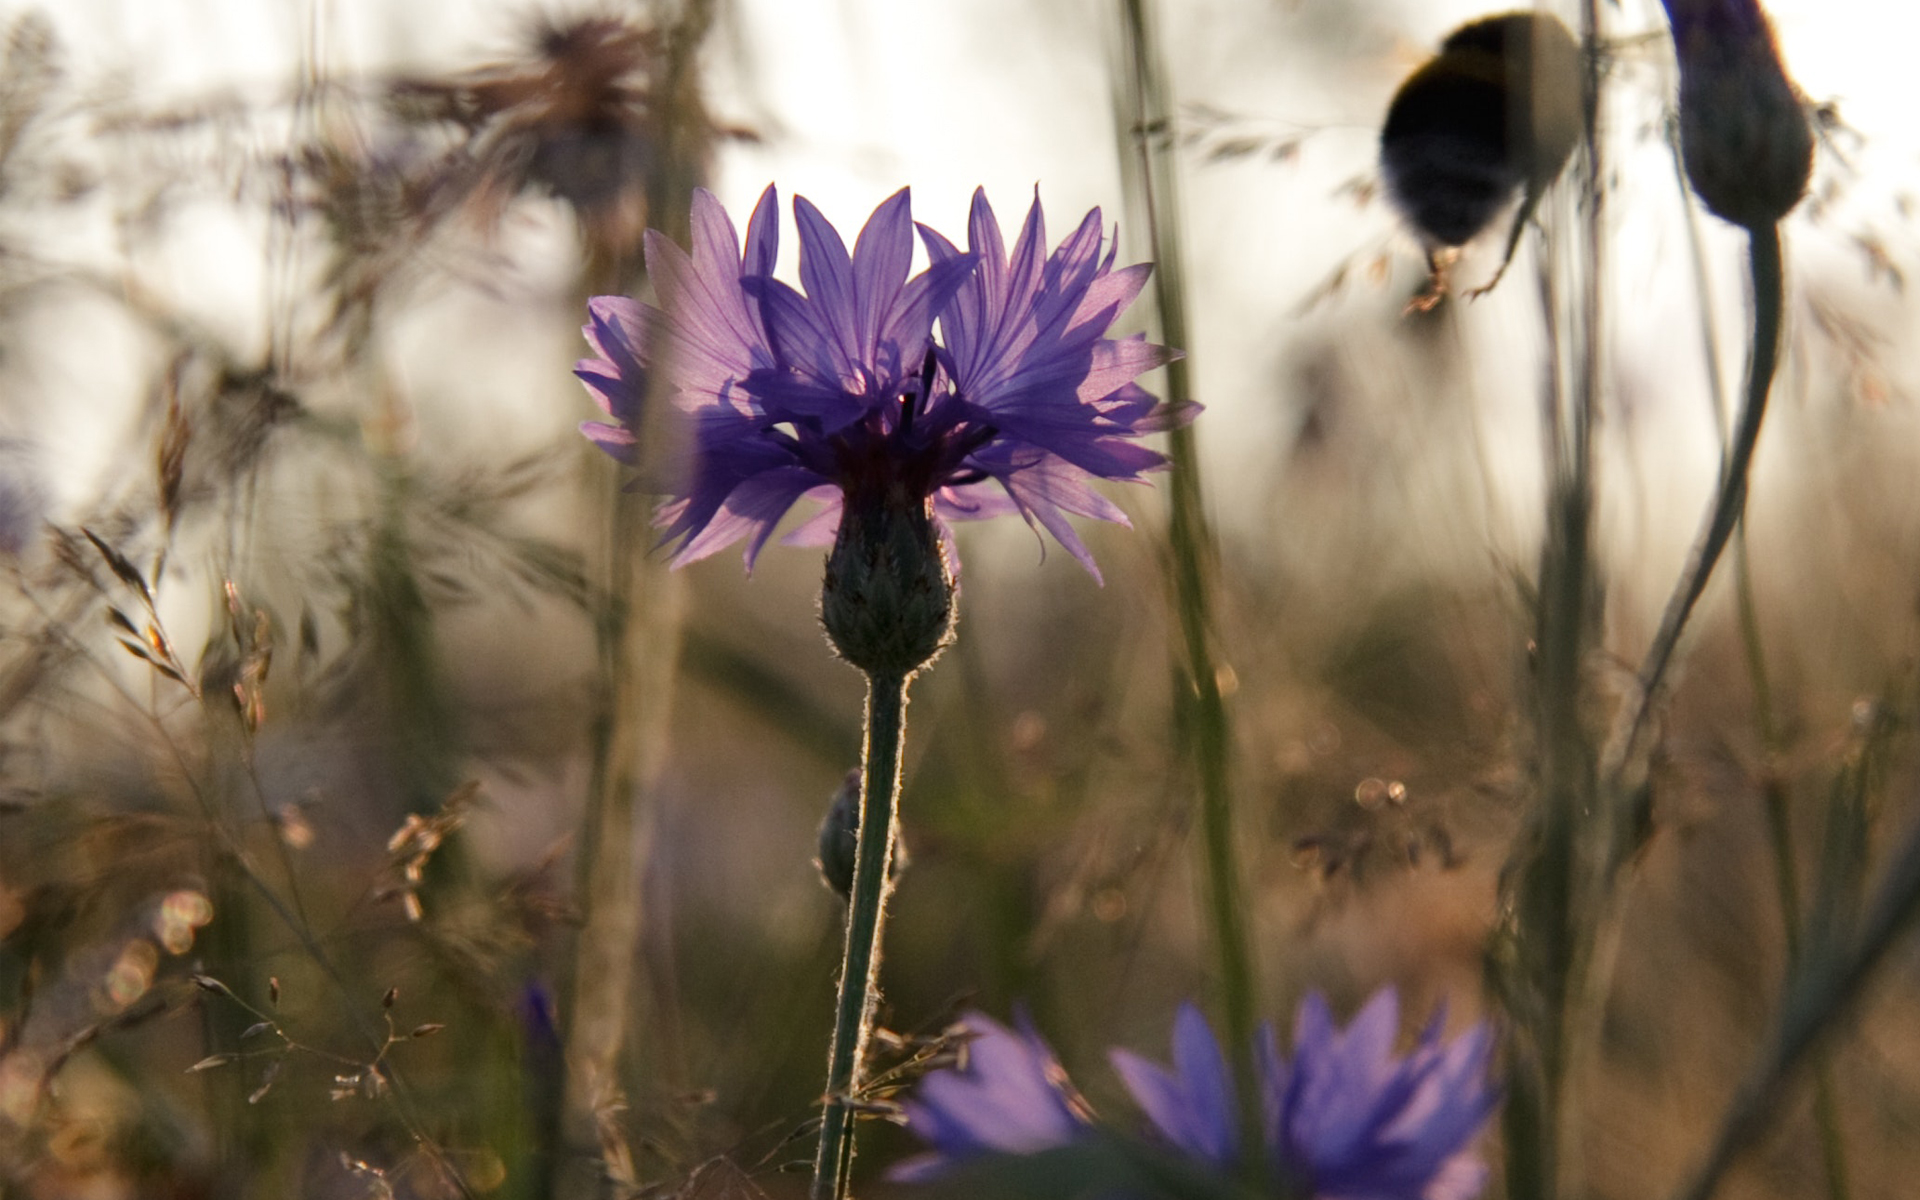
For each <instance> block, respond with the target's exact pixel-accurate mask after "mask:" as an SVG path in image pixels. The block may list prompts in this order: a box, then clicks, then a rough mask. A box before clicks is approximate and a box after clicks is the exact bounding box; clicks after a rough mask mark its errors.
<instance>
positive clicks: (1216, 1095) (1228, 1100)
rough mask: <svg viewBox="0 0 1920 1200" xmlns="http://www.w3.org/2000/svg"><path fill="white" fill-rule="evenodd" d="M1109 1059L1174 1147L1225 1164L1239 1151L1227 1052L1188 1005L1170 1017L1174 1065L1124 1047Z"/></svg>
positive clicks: (1228, 1165)
mask: <svg viewBox="0 0 1920 1200" xmlns="http://www.w3.org/2000/svg"><path fill="white" fill-rule="evenodd" d="M1108 1058H1109V1059H1110V1060H1111V1061H1112V1063H1113V1068H1114V1070H1116V1071H1118V1072H1119V1073H1120V1079H1121V1081H1122V1082H1123V1083H1125V1084H1126V1085H1127V1091H1129V1092H1131V1093H1132V1094H1133V1098H1134V1100H1135V1101H1136V1102H1137V1103H1138V1104H1139V1105H1140V1108H1141V1111H1143V1112H1145V1113H1146V1114H1147V1119H1148V1120H1149V1121H1151V1122H1153V1124H1154V1127H1155V1128H1157V1129H1159V1131H1160V1132H1161V1133H1162V1134H1164V1135H1165V1136H1166V1139H1167V1140H1168V1141H1169V1142H1171V1143H1172V1144H1173V1145H1174V1146H1175V1147H1176V1148H1177V1149H1180V1150H1183V1151H1185V1152H1186V1153H1188V1154H1189V1155H1192V1156H1193V1157H1195V1158H1198V1159H1201V1160H1202V1161H1204V1162H1207V1163H1210V1164H1212V1165H1213V1166H1216V1167H1220V1168H1226V1167H1230V1166H1232V1165H1233V1163H1234V1160H1235V1159H1236V1158H1237V1157H1238V1156H1239V1147H1238V1144H1237V1143H1238V1140H1239V1139H1238V1137H1237V1136H1236V1134H1237V1128H1236V1117H1235V1113H1236V1112H1237V1111H1238V1105H1237V1103H1236V1101H1235V1099H1234V1095H1233V1078H1232V1076H1231V1075H1230V1074H1229V1073H1228V1071H1227V1060H1226V1056H1225V1055H1223V1054H1221V1053H1220V1043H1219V1042H1218V1041H1216V1040H1215V1039H1214V1036H1213V1031H1212V1030H1211V1029H1209V1028H1208V1027H1207V1019H1206V1018H1205V1017H1203V1016H1201V1015H1200V1010H1199V1009H1197V1008H1195V1007H1194V1006H1193V1005H1191V1004H1182V1005H1181V1006H1180V1012H1179V1014H1178V1015H1177V1016H1175V1017H1174V1021H1173V1070H1171V1071H1169V1070H1167V1069H1166V1068H1164V1067H1161V1066H1158V1065H1156V1064H1155V1063H1152V1062H1149V1061H1148V1060H1146V1059H1144V1058H1142V1057H1140V1056H1139V1055H1137V1054H1134V1053H1132V1052H1131V1051H1127V1050H1112V1051H1109V1052H1108Z"/></svg>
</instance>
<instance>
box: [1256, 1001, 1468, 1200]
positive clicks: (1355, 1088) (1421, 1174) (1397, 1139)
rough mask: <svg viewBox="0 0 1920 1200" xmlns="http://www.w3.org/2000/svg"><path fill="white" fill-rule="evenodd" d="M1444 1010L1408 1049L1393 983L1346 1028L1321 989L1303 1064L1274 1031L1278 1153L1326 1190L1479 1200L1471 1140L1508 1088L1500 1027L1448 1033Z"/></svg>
mask: <svg viewBox="0 0 1920 1200" xmlns="http://www.w3.org/2000/svg"><path fill="white" fill-rule="evenodd" d="M1443 1021H1444V1016H1443V1014H1435V1016H1434V1018H1433V1020H1431V1021H1429V1022H1428V1023H1427V1027H1426V1029H1425V1030H1423V1031H1422V1032H1421V1034H1420V1037H1419V1040H1418V1041H1417V1042H1416V1043H1415V1044H1414V1047H1413V1049H1412V1051H1410V1052H1409V1053H1408V1054H1407V1055H1406V1056H1405V1057H1401V1056H1398V1055H1396V1054H1394V1052H1393V1045H1394V1040H1395V1039H1396V1037H1397V1036H1398V1035H1399V1031H1400V1003H1399V997H1398V996H1397V995H1396V994H1395V992H1394V990H1393V989H1392V988H1383V989H1381V990H1380V991H1379V992H1376V993H1375V994H1374V996H1373V998H1372V999H1371V1000H1369V1001H1367V1003H1366V1005H1365V1007H1363V1008H1362V1009H1361V1010H1360V1012H1359V1014H1358V1015H1357V1016H1355V1017H1354V1019H1353V1021H1352V1023H1350V1024H1349V1025H1348V1026H1347V1027H1346V1029H1344V1030H1342V1029H1340V1028H1338V1027H1337V1026H1335V1025H1334V1023H1333V1018H1332V1015H1331V1014H1330V1013H1329V1012H1328V1011H1327V1005H1326V1001H1324V1000H1322V999H1321V998H1320V997H1319V996H1318V995H1317V994H1316V995H1310V996H1308V997H1307V999H1306V1001H1305V1002H1304V1003H1302V1004H1301V1006H1300V1012H1299V1015H1298V1017H1297V1019H1296V1020H1295V1023H1294V1034H1293V1053H1294V1057H1293V1061H1292V1062H1291V1063H1289V1062H1287V1061H1286V1060H1284V1059H1282V1058H1281V1057H1280V1055H1279V1053H1278V1050H1277V1047H1276V1046H1275V1045H1274V1038H1273V1031H1272V1029H1271V1028H1268V1029H1266V1030H1263V1031H1262V1037H1261V1040H1260V1055H1259V1058H1260V1061H1261V1063H1262V1075H1263V1076H1264V1079H1263V1081H1262V1082H1263V1085H1264V1089H1265V1092H1266V1095H1265V1097H1264V1098H1265V1100H1266V1104H1267V1109H1266V1114H1265V1116H1266V1128H1267V1150H1268V1152H1269V1153H1270V1154H1271V1155H1272V1156H1273V1158H1274V1160H1275V1164H1276V1167H1277V1168H1278V1169H1279V1170H1280V1171H1281V1172H1282V1173H1283V1174H1285V1175H1286V1176H1288V1177H1290V1178H1297V1179H1304V1180H1306V1181H1308V1182H1309V1184H1310V1185H1311V1188H1312V1194H1313V1195H1314V1196H1316V1197H1328V1198H1331V1197H1348V1196H1367V1197H1377V1198H1379V1200H1403V1198H1404V1200H1470V1198H1471V1197H1473V1196H1477V1195H1479V1193H1480V1189H1481V1188H1482V1187H1484V1186H1485V1184H1486V1175H1487V1172H1486V1168H1485V1166H1483V1165H1482V1164H1481V1163H1480V1162H1479V1160H1478V1159H1477V1158H1476V1157H1475V1156H1474V1154H1473V1151H1472V1149H1471V1143H1472V1141H1473V1137H1474V1135H1475V1134H1476V1133H1478V1132H1479V1130H1480V1126H1481V1125H1483V1124H1485V1123H1486V1120H1487V1118H1488V1117H1489V1116H1490V1115H1492V1113H1493V1109H1494V1106H1495V1104H1496V1103H1497V1102H1498V1093H1497V1092H1496V1091H1495V1089H1494V1088H1493V1087H1492V1086H1491V1085H1490V1084H1489V1083H1488V1082H1487V1063H1488V1060H1489V1058H1490V1056H1491V1054H1492V1050H1493V1034H1492V1031H1491V1030H1490V1029H1489V1028H1488V1027H1487V1026H1486V1025H1484V1024H1480V1025H1475V1026H1474V1027H1473V1028H1472V1029H1470V1030H1468V1031H1467V1032H1466V1033H1463V1034H1461V1035H1460V1036H1459V1037H1457V1038H1455V1039H1453V1040H1452V1041H1451V1042H1446V1041H1443V1040H1442V1037H1441V1034H1442V1024H1443Z"/></svg>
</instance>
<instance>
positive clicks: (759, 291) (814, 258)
mask: <svg viewBox="0 0 1920 1200" xmlns="http://www.w3.org/2000/svg"><path fill="white" fill-rule="evenodd" d="M777 207H778V199H777V195H776V193H775V191H774V189H773V188H771V187H769V188H768V189H767V190H766V192H765V193H763V194H762V195H761V197H760V202H759V204H758V205H756V206H755V208H754V211H753V216H752V217H751V219H750V220H749V222H748V225H747V237H746V245H745V249H744V252H743V251H742V248H741V244H740V240H739V237H738V235H737V234H736V232H735V230H734V226H733V224H732V222H731V221H730V220H729V219H728V217H727V215H726V213H725V211H724V210H723V209H722V208H721V207H720V203H719V201H718V200H716V199H715V198H714V197H713V196H712V195H711V194H709V193H708V192H705V191H697V192H695V194H694V199H693V211H692V228H693V239H692V249H691V253H688V252H687V251H683V250H681V249H680V247H678V246H677V245H675V244H673V243H672V242H671V241H670V240H668V239H667V238H665V237H662V236H660V235H659V234H657V233H654V232H649V233H648V234H647V243H646V256H647V268H648V271H649V274H650V275H651V276H652V278H653V281H654V284H655V287H656V289H657V292H658V296H659V306H658V307H653V306H648V305H642V304H637V303H635V302H633V301H630V300H627V299H625V298H622V297H617V296H602V297H597V298H596V299H594V300H593V301H592V302H591V303H590V305H589V312H590V314H591V318H592V319H591V323H590V324H589V325H588V326H587V329H586V334H587V338H588V340H589V341H590V342H591V343H592V344H593V346H594V349H595V350H596V351H597V353H598V357H595V358H590V359H584V360H582V361H581V363H580V364H579V365H578V366H577V367H576V368H575V373H576V374H577V375H579V377H580V378H581V380H582V381H583V382H584V383H586V385H587V386H588V388H589V389H590V390H591V391H592V392H593V393H594V396H595V399H596V400H597V401H598V402H599V404H600V406H601V407H602V409H604V410H605V411H606V412H607V413H608V415H609V416H611V417H612V418H613V419H614V421H613V423H611V424H608V423H589V424H587V425H584V426H582V431H583V432H584V433H585V434H586V435H587V436H588V437H589V438H592V439H593V440H594V441H595V442H597V443H598V444H599V445H600V446H601V447H602V448H603V449H605V450H606V451H607V452H608V453H610V454H612V455H614V456H615V457H616V458H620V459H621V460H622V461H625V462H629V463H633V462H636V461H638V459H639V455H638V442H637V439H636V434H637V432H638V427H639V425H640V410H641V405H642V401H643V400H644V399H645V395H646V391H647V380H646V371H647V369H649V368H650V369H654V370H666V371H667V372H668V374H669V379H668V382H669V383H670V384H671V389H670V390H671V393H672V398H673V404H674V406H675V407H676V408H677V409H678V411H679V412H680V413H681V414H682V415H683V416H684V417H685V419H686V424H687V427H688V429H689V431H690V432H689V434H688V437H689V442H690V444H689V445H688V446H687V448H686V451H685V454H684V456H683V461H682V463H681V465H680V468H679V470H677V471H676V472H674V473H672V474H671V475H669V476H668V477H666V478H663V479H659V480H650V481H644V482H648V483H650V484H652V485H653V486H657V487H659V489H660V490H662V491H665V492H667V493H668V494H669V499H668V500H667V501H666V502H665V503H664V504H663V505H662V507H661V509H660V511H659V513H658V514H657V517H656V523H657V524H659V525H660V526H661V527H662V528H663V530H664V535H663V540H664V541H668V542H672V541H678V542H679V549H678V550H677V551H676V553H675V554H674V559H673V561H674V563H675V565H680V564H684V563H688V562H693V561H695V560H697V559H701V558H705V557H707V556H708V555H710V554H713V553H715V552H716V551H718V550H720V549H722V548H724V547H726V546H728V545H731V544H732V543H734V542H736V541H740V540H743V539H744V540H745V541H746V561H747V564H748V566H749V567H751V566H752V564H753V560H754V558H755V556H757V555H758V554H759V552H760V549H761V547H762V546H763V545H764V544H765V542H766V540H767V538H768V536H769V535H770V534H771V533H772V531H773V528H774V526H775V525H776V524H777V523H778V522H779V521H780V519H781V518H782V517H783V516H784V515H785V514H786V512H787V511H788V509H790V508H791V507H792V506H793V504H794V502H795V501H797V500H799V499H800V498H801V497H802V496H806V497H809V498H811V499H814V500H817V501H819V502H821V503H822V505H823V508H822V510H821V512H820V513H819V514H818V515H817V516H815V517H814V518H813V519H811V520H809V521H807V522H806V523H804V524H803V525H801V526H800V527H799V528H797V529H796V530H795V531H794V532H793V533H792V534H791V535H789V537H788V539H787V540H788V541H789V542H791V543H794V544H800V545H823V544H827V543H829V542H831V541H833V540H834V536H835V532H836V530H837V528H838V526H839V524H840V518H841V514H842V512H843V511H845V510H846V509H847V508H849V507H855V508H858V507H862V506H891V507H894V508H900V507H905V506H917V507H920V508H923V509H924V507H925V506H926V505H927V504H928V503H931V506H932V514H933V516H934V517H935V518H936V519H937V521H938V522H941V523H944V522H949V521H955V520H970V519H976V518H982V517H988V516H994V515H998V514H1001V513H1008V512H1019V513H1020V514H1021V515H1022V516H1024V517H1025V518H1026V519H1027V521H1028V522H1029V523H1031V524H1034V525H1037V526H1040V527H1043V528H1045V529H1046V530H1047V531H1048V532H1050V533H1051V534H1053V536H1054V537H1055V539H1057V540H1058V541H1059V542H1060V543H1061V544H1062V545H1063V546H1065V547H1066V548H1067V550H1068V551H1069V552H1070V553H1072V554H1073V556H1074V557H1075V558H1077V559H1079V560H1080V562H1082V563H1083V564H1085V565H1086V567H1087V569H1088V570H1089V571H1093V572H1094V574H1095V576H1096V578H1097V577H1098V571H1097V570H1096V569H1095V567H1094V565H1093V560H1092V558H1091V556H1090V555H1089V554H1088V553H1087V549H1086V547H1085V546H1084V545H1082V544H1081V542H1080V539H1079V537H1078V536H1077V535H1076V534H1075V533H1074V531H1073V528H1072V526H1071V525H1070V524H1069V523H1068V521H1067V519H1066V518H1067V515H1068V514H1076V515H1080V516H1087V517H1094V518H1098V519H1100V520H1107V521H1114V522H1118V523H1120V524H1123V525H1124V524H1126V523H1127V520H1126V516H1125V515H1124V514H1123V513H1122V512H1121V511H1120V509H1119V508H1118V507H1116V506H1115V505H1114V504H1113V503H1112V502H1111V501H1109V500H1107V499H1106V498H1105V497H1103V496H1101V495H1100V494H1099V493H1098V492H1096V491H1095V490H1094V489H1093V487H1092V486H1091V480H1093V479H1094V478H1102V479H1121V480H1136V479H1139V478H1140V477H1141V475H1142V474H1144V473H1145V472H1147V471H1150V470H1153V469H1155V468H1157V467H1160V466H1162V465H1164V462H1165V460H1164V458H1163V457H1162V456H1161V455H1159V454H1157V453H1155V452H1154V451H1152V450H1149V449H1147V448H1145V447H1143V446H1140V445H1138V444H1137V443H1136V441H1135V439H1137V438H1140V437H1141V436H1143V435H1145V434H1148V433H1151V432H1155V431H1158V430H1163V429H1166V428H1169V427H1171V426H1174V425H1177V424H1179V423H1181V421H1182V420H1184V419H1186V418H1187V417H1188V416H1189V415H1190V411H1188V412H1181V411H1174V410H1170V409H1168V408H1167V407H1165V406H1162V405H1160V404H1158V403H1157V402H1156V401H1155V400H1154V398H1153V397H1152V396H1151V395H1149V394H1148V393H1147V392H1145V391H1144V390H1142V389H1141V388H1140V387H1139V386H1138V385H1136V384H1135V383H1134V382H1133V381H1134V379H1135V378H1136V377H1137V376H1139V375H1140V374H1142V373H1143V372H1145V371H1148V370H1150V369H1152V368H1154V367H1156V366H1159V365H1161V364H1163V363H1165V362H1167V361H1169V360H1170V359H1171V358H1172V357H1174V355H1173V353H1172V352H1170V351H1168V350H1167V349H1166V348H1164V347H1161V346H1155V345H1152V344H1150V343H1148V342H1146V341H1145V340H1144V339H1142V338H1139V337H1133V338H1122V339H1116V338H1110V337H1108V336H1107V332H1108V330H1109V328H1110V327H1111V326H1112V324H1113V322H1114V320H1115V319H1116V318H1117V317H1118V316H1119V314H1120V312H1121V310H1123V309H1124V308H1126V306H1127V305H1128V304H1129V303H1131V302H1132V300H1133V298H1134V297H1135V296H1136V295H1137V294H1138V293H1139V291H1140V288H1141V287H1142V285H1143V284H1144V283H1145V281H1146V277H1147V272H1148V268H1147V267H1146V266H1145V265H1140V266H1132V267H1126V268H1122V269H1119V270H1115V269H1114V268H1113V257H1114V254H1113V250H1112V249H1109V250H1108V252H1107V253H1106V254H1105V255H1104V256H1103V255H1102V254H1101V219H1100V212H1099V210H1098V209H1095V210H1094V211H1092V212H1090V213H1088V214H1087V216H1086V219H1085V220H1083V221H1082V222H1081V223H1080V225H1079V227H1078V228H1077V229H1075V231H1074V232H1073V233H1072V234H1070V235H1069V236H1068V237H1067V238H1066V239H1065V240H1064V241H1062V242H1061V243H1060V245H1059V246H1057V247H1056V248H1055V249H1054V250H1053V252H1052V253H1051V254H1048V253H1047V252H1046V230H1045V223H1044V218H1043V217H1042V214H1041V209H1040V203H1039V200H1038V199H1037V198H1036V199H1035V201H1034V204H1033V207H1032V209H1031V210H1030V211H1029V213H1028V215H1027V221H1026V224H1025V226H1024V227H1023V228H1022V229H1021V232H1020V236H1019V238H1018V239H1017V240H1016V242H1015V244H1014V247H1013V250H1012V253H1011V254H1010V255H1009V254H1008V253H1007V252H1006V250H1005V247H1004V245H1003V243H1002V241H1001V237H1000V229H999V225H998V224H997V223H996V221H995V219H994V215H993V209H992V208H991V206H989V205H988V203H987V199H986V195H985V193H984V192H980V191H976V192H975V194H974V200H973V211H972V215H971V218H970V220H969V222H968V237H967V241H968V248H967V251H966V252H964V253H963V252H961V251H960V250H958V249H957V248H956V247H955V246H954V245H953V244H952V243H950V242H949V241H947V240H946V239H945V238H943V237H941V236H940V235H939V234H937V233H935V232H933V231H932V230H930V229H927V228H926V227H924V226H921V227H919V231H920V236H921V239H922V241H923V243H924V245H925V247H926V251H927V255H928V259H929V266H928V267H927V269H926V270H924V271H922V272H920V273H919V274H917V275H913V276H911V277H909V268H910V266H911V260H912V257H913V231H914V228H915V227H914V223H913V220H912V217H911V215H910V213H909V207H908V193H907V191H906V190H905V189H902V190H901V191H899V192H897V193H895V194H894V195H893V196H892V197H891V198H889V199H888V200H887V201H885V202H884V203H883V204H881V205H880V207H879V208H878V209H876V210H875V211H874V213H873V216H872V217H871V218H869V220H868V221H867V224H866V226H865V228H864V229H862V230H861V232H860V235H859V237H858V239H857V240H856V241H855V244H854V248H853V252H852V253H851V254H849V253H848V251H847V249H846V246H845V244H844V243H843V242H842V240H841V238H840V235H839V234H838V233H836V232H835V231H834V229H833V227H832V226H831V225H830V224H828V223H827V221H826V219H825V218H824V217H823V216H822V215H821V214H820V212H819V210H818V209H816V208H814V206H813V205H812V204H810V203H808V202H807V201H806V200H805V199H804V198H796V199H795V200H794V204H793V211H794V220H795V224H796V226H797V227H798V230H799V236H800V280H801V283H802V285H803V287H804V289H805V291H804V292H802V291H799V290H796V289H794V288H792V287H790V286H788V285H787V284H785V283H783V282H781V281H779V280H776V279H774V278H773V276H772V272H773V264H774V259H775V256H776V252H777V249H778V237H779V234H778V216H777ZM936 322H937V324H938V328H939V336H938V337H936V336H935V334H934V330H935V325H936ZM941 532H942V533H943V534H944V524H942V529H941Z"/></svg>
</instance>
